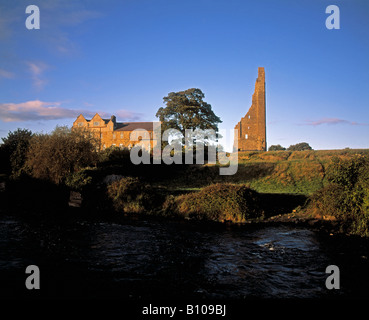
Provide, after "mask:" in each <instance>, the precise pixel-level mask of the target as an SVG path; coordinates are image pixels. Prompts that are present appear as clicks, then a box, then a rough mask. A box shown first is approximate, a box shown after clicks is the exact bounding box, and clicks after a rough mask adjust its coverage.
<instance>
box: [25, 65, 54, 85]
mask: <svg viewBox="0 0 369 320" xmlns="http://www.w3.org/2000/svg"><path fill="white" fill-rule="evenodd" d="M26 64H27V66H28V71H29V72H30V73H31V78H32V83H33V86H34V87H35V88H36V89H38V90H42V89H43V88H44V87H45V85H46V84H47V82H48V81H47V80H46V79H45V78H44V76H43V73H44V72H45V70H47V69H48V68H49V66H48V65H47V64H46V63H44V62H42V61H26Z"/></svg>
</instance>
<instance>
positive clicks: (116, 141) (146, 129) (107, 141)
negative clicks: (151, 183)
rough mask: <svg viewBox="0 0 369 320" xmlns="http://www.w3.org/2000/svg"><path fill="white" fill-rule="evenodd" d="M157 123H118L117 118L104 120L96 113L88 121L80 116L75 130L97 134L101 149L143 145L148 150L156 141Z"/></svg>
mask: <svg viewBox="0 0 369 320" xmlns="http://www.w3.org/2000/svg"><path fill="white" fill-rule="evenodd" d="M156 123H157V122H117V121H116V117H115V116H111V117H110V119H103V118H101V116H100V115H99V114H98V113H96V114H95V115H94V116H93V118H92V119H90V120H88V119H86V118H85V117H84V116H83V115H82V114H80V115H79V116H78V117H77V119H76V120H75V121H74V122H73V127H74V128H84V129H87V130H89V131H92V132H94V133H95V135H96V137H97V139H98V140H99V148H100V150H103V149H105V148H108V147H111V146H115V147H119V148H124V147H126V148H132V147H133V146H134V145H135V144H137V143H139V142H140V143H142V144H143V145H144V146H145V148H146V149H149V148H153V147H154V145H155V143H156V140H154V139H153V131H154V125H155V124H156Z"/></svg>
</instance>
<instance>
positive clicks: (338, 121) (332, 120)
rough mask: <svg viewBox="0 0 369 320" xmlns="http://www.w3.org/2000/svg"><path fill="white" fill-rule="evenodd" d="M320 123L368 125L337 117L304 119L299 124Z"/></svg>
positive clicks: (316, 124)
mask: <svg viewBox="0 0 369 320" xmlns="http://www.w3.org/2000/svg"><path fill="white" fill-rule="evenodd" d="M322 124H328V125H335V124H348V125H351V126H368V125H369V124H368V123H359V122H356V121H349V120H344V119H338V118H323V119H319V120H305V122H304V123H302V124H301V125H306V126H320V125H322Z"/></svg>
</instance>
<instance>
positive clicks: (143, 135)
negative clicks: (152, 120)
mask: <svg viewBox="0 0 369 320" xmlns="http://www.w3.org/2000/svg"><path fill="white" fill-rule="evenodd" d="M119 136H120V138H121V139H123V138H124V133H123V132H121V133H120V135H119ZM129 137H130V138H131V139H132V140H139V138H141V139H150V138H152V137H153V133H152V132H132V133H131V134H130V136H129ZM100 138H101V139H102V138H103V133H101V134H100ZM116 138H117V135H116V133H113V139H116Z"/></svg>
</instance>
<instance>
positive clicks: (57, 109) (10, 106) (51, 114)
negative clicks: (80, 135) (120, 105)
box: [0, 100, 142, 122]
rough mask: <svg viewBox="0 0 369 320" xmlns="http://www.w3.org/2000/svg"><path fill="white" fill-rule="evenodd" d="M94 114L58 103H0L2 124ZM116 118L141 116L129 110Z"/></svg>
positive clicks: (119, 112) (104, 115)
mask: <svg viewBox="0 0 369 320" xmlns="http://www.w3.org/2000/svg"><path fill="white" fill-rule="evenodd" d="M95 113H96V111H86V110H83V109H69V108H64V107H62V102H58V101H56V102H46V101H40V100H32V101H26V102H21V103H0V120H2V121H4V122H15V121H39V120H56V119H65V118H77V116H78V115H80V114H83V115H84V116H85V117H87V118H89V117H90V118H91V117H93V116H94V115H95ZM97 113H99V114H100V115H101V116H102V117H104V118H110V114H109V113H107V112H103V111H102V112H101V111H100V112H99V111H97ZM116 116H117V118H118V119H117V120H118V121H133V120H139V119H140V117H141V116H142V115H141V114H140V113H136V112H132V111H129V110H118V111H117V112H116Z"/></svg>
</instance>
